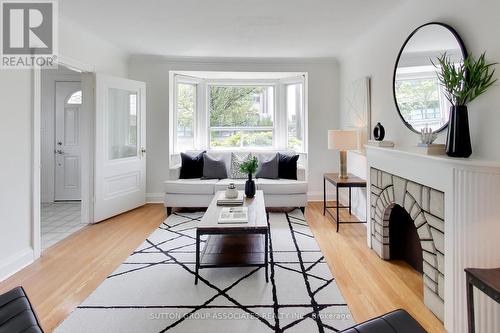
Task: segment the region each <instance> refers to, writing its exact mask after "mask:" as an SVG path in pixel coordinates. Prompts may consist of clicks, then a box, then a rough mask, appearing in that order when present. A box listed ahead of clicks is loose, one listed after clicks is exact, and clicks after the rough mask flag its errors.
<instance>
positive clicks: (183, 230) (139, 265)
mask: <svg viewBox="0 0 500 333" xmlns="http://www.w3.org/2000/svg"><path fill="white" fill-rule="evenodd" d="M202 216H203V212H197V213H175V214H173V215H171V216H169V217H168V219H167V220H166V221H165V222H164V223H163V224H162V225H161V226H160V228H159V229H158V230H156V231H155V232H153V233H152V234H151V235H150V236H149V237H148V238H147V239H146V241H145V242H144V243H143V244H142V245H141V246H140V247H139V248H137V249H136V250H135V251H134V252H133V253H132V254H131V255H130V257H129V258H128V259H127V260H126V261H125V262H124V263H123V264H122V265H121V266H120V267H119V268H118V269H117V270H116V271H115V272H113V274H111V275H110V276H109V277H108V278H107V279H106V280H105V281H104V282H103V283H102V284H101V285H100V286H99V287H98V288H97V289H96V290H95V291H94V292H93V293H92V294H91V295H90V296H89V297H88V298H87V299H86V300H85V301H84V302H83V303H82V304H81V305H80V306H79V307H78V308H77V309H76V310H75V311H74V312H73V313H72V314H71V315H70V316H69V317H68V318H67V319H66V320H65V321H64V322H63V323H62V324H61V325H60V326H59V327H58V328H57V329H56V330H55V331H56V332H71V333H78V332H106V333H113V332H122V333H123V332H227V333H229V332H338V331H339V330H342V329H344V328H347V327H349V326H351V325H352V324H353V320H352V317H351V314H350V312H349V308H348V307H347V305H346V303H345V301H344V299H343V297H342V295H341V293H340V291H339V289H338V287H337V285H336V283H335V279H334V278H332V274H331V272H330V270H329V268H328V265H327V263H326V261H325V259H324V257H323V255H322V253H321V251H320V250H319V247H318V245H317V243H316V241H315V239H314V236H313V235H312V232H311V230H310V229H309V227H308V225H307V222H306V221H305V219H304V215H303V214H302V212H301V211H300V210H298V209H297V210H294V211H292V212H290V213H281V212H271V213H269V219H268V220H269V222H268V223H269V225H270V234H271V237H270V254H269V255H270V257H269V263H270V266H269V283H266V281H265V272H264V268H255V267H243V268H206V269H202V270H200V276H201V277H200V280H199V282H198V285H195V284H194V262H195V253H194V251H195V232H196V225H197V224H198V223H199V221H200V219H201V217H202Z"/></svg>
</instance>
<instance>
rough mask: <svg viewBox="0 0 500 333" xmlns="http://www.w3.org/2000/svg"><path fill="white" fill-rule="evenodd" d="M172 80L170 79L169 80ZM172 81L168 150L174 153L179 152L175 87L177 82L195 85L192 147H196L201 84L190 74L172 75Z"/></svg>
mask: <svg viewBox="0 0 500 333" xmlns="http://www.w3.org/2000/svg"><path fill="white" fill-rule="evenodd" d="M170 82H172V80H171V81H170ZM173 82H174V84H173V85H172V86H171V88H172V89H171V98H170V100H171V105H170V110H172V112H169V123H170V126H169V128H170V130H169V132H170V133H171V134H173V135H170V152H171V153H174V154H178V153H180V152H179V151H177V87H178V85H179V84H189V85H194V86H195V99H196V102H195V110H194V114H193V135H194V147H193V149H196V147H197V146H198V143H197V138H198V137H199V136H198V127H199V126H198V118H199V114H200V112H199V111H198V109H199V106H200V105H201V104H202V103H200V96H199V95H200V94H199V92H200V85H201V84H202V80H201V79H199V78H195V77H190V76H185V75H175V76H173Z"/></svg>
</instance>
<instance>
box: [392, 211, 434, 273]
mask: <svg viewBox="0 0 500 333" xmlns="http://www.w3.org/2000/svg"><path fill="white" fill-rule="evenodd" d="M384 215H385V216H386V218H387V219H388V220H389V259H391V260H404V261H406V262H407V263H408V264H410V266H412V267H413V268H414V269H415V270H416V271H418V272H419V273H423V272H424V271H423V255H422V246H421V245H420V237H419V235H418V231H417V227H416V226H415V223H413V220H412V219H411V216H410V214H408V213H407V212H406V210H404V208H403V207H401V206H400V205H398V204H391V205H389V207H387V209H386V210H385V214H384Z"/></svg>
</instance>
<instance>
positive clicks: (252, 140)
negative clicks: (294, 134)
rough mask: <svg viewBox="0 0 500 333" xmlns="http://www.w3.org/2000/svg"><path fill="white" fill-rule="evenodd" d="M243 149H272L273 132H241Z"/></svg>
mask: <svg viewBox="0 0 500 333" xmlns="http://www.w3.org/2000/svg"><path fill="white" fill-rule="evenodd" d="M242 144H243V147H272V146H273V130H261V131H246V132H243V142H242Z"/></svg>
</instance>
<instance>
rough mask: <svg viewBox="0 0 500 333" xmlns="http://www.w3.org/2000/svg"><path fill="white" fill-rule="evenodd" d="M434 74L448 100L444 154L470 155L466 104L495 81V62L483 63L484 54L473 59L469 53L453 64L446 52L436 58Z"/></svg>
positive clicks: (484, 61) (454, 155)
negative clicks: (460, 61)
mask: <svg viewBox="0 0 500 333" xmlns="http://www.w3.org/2000/svg"><path fill="white" fill-rule="evenodd" d="M437 62H438V63H437V64H434V66H435V67H436V68H437V69H438V71H437V75H438V79H439V82H440V83H441V85H442V86H443V87H444V90H445V96H446V98H447V99H448V100H449V101H450V103H451V108H450V117H449V124H448V136H447V138H446V154H447V155H448V156H452V157H469V156H470V155H471V154H472V145H471V141H470V133H469V116H468V113H467V104H469V103H470V102H472V101H473V100H474V99H476V98H477V97H479V96H480V95H482V94H483V93H485V92H486V90H488V88H490V87H491V86H492V85H493V84H494V83H495V82H496V81H497V80H496V79H494V78H493V75H494V74H495V69H494V68H492V67H493V66H494V65H496V63H486V60H485V53H483V54H481V56H480V57H479V58H478V59H476V58H474V57H473V56H471V55H469V56H468V57H467V58H465V59H464V61H463V63H456V62H454V61H453V60H452V59H451V58H450V57H448V56H447V55H446V53H444V54H442V55H441V56H440V57H438V58H437Z"/></svg>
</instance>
